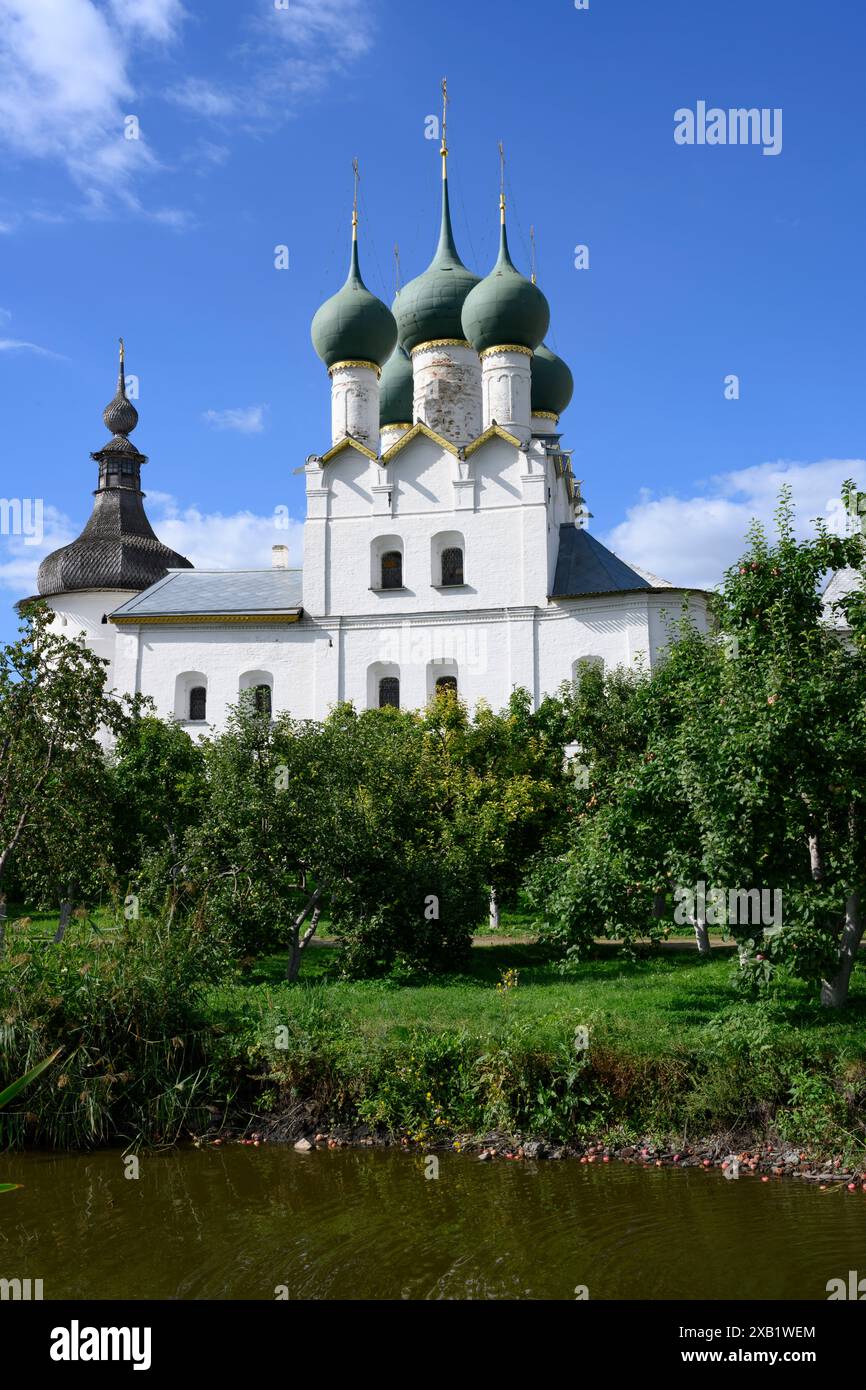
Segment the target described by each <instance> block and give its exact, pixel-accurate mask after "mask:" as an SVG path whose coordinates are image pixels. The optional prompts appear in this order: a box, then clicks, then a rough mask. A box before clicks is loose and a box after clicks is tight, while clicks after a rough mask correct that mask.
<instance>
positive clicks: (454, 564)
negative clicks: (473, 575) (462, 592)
mask: <svg viewBox="0 0 866 1390" xmlns="http://www.w3.org/2000/svg"><path fill="white" fill-rule="evenodd" d="M462 583H463V550H462V548H461V547H460V546H459V545H449V546H448V547H447V549H446V550H443V551H442V584H443V587H447V586H448V585H449V584H462Z"/></svg>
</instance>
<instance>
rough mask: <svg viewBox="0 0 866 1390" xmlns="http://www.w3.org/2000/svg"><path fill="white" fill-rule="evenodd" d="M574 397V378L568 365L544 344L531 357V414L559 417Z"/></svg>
mask: <svg viewBox="0 0 866 1390" xmlns="http://www.w3.org/2000/svg"><path fill="white" fill-rule="evenodd" d="M573 395H574V377H573V376H572V375H571V370H570V368H569V367H568V365H567V364H566V363H565V362H563V360H562V358H561V357H557V355H556V353H555V352H551V351H550V348H549V347H547V345H546V344H545V343H542V344H541V346H540V347H537V348H536V349H535V352H534V354H533V357H532V413H533V415H541V414H549V415H556V416H559V415H561V414H562V412H563V411H564V410H565V408H566V406H567V405H568V403H569V401H570V400H571V398H572V396H573Z"/></svg>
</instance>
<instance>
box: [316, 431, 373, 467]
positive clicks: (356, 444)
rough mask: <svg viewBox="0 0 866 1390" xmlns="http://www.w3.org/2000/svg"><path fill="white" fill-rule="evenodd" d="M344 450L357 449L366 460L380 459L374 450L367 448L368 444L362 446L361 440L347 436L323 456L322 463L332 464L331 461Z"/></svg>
mask: <svg viewBox="0 0 866 1390" xmlns="http://www.w3.org/2000/svg"><path fill="white" fill-rule="evenodd" d="M344 449H357V450H358V453H359V454H363V455H364V458H367V459H376V458H377V457H378V455H376V454H374V453H373V450H372V449H368V448H367V446H366V444H362V443H361V441H360V439H353V438H352V436H351V435H350V434H347V435H346V437H345V438H344V439H341V440H340V442H339V443H338V444H335V445H334V446H333V448H331V449H329V450H328V452H327V453H326V454H322V463H330V461H331V459H332V458H336V457H337V454H340V453H342V451H343V450H344Z"/></svg>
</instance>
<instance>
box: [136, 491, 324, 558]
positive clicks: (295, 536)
mask: <svg viewBox="0 0 866 1390" xmlns="http://www.w3.org/2000/svg"><path fill="white" fill-rule="evenodd" d="M147 505H148V509H149V510H148V515H149V517H150V521H151V525H152V526H153V529H154V531H155V532H156V534H157V535H158V536H159V538H160V540H161V541H162V542H163V543H164V544H165V545H170V546H171V547H172V549H173V550H177V551H178V552H179V553H180V554H181V555H185V556H186V557H187V559H188V560H191V561H192V563H193V564H194V565H195V567H196V568H197V569H221V570H227V569H260V568H267V567H268V566H269V565H270V563H271V546H273V545H287V546H288V547H289V563H290V564H291V565H300V563H301V557H302V554H303V531H304V527H303V522H301V521H295V520H294V519H292V518H290V517H289V516H288V509H287V507H286V506H285V505H282V506H281V507H280V508H279V510H278V509H277V508H276V507H275V509H274V512H273V514H272V515H270V516H259V515H256V513H254V512H249V511H241V512H234V513H232V514H231V515H223V513H222V512H204V511H201V510H200V509H199V508H198V507H194V506H193V507H184V508H180V507H179V506H178V504H177V502H176V501H175V499H174V498H173V497H171V496H170V495H169V494H167V493H152V492H151V493H148V500H147Z"/></svg>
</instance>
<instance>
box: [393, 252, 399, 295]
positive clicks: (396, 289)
mask: <svg viewBox="0 0 866 1390" xmlns="http://www.w3.org/2000/svg"><path fill="white" fill-rule="evenodd" d="M394 292H395V294H399V293H400V247H399V246H398V245H397V243H396V241H395V242H394Z"/></svg>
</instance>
